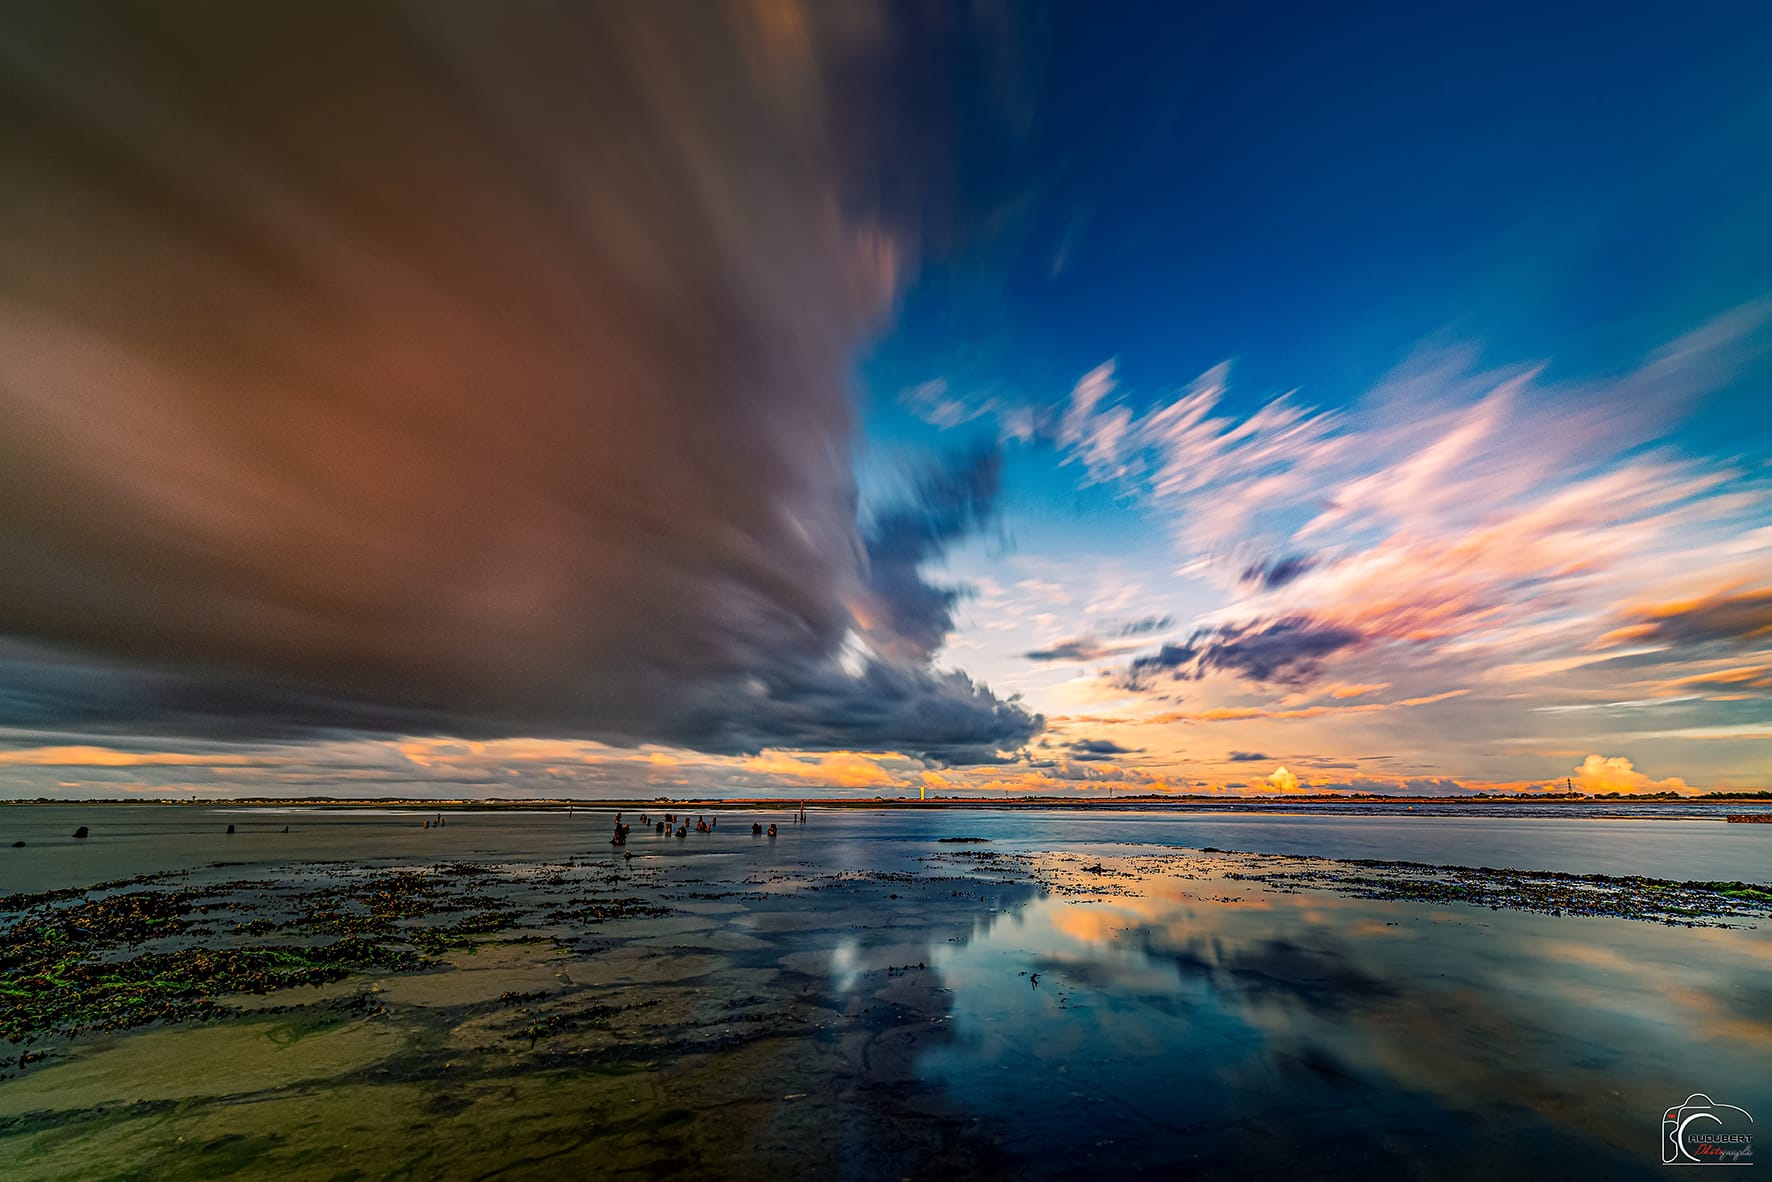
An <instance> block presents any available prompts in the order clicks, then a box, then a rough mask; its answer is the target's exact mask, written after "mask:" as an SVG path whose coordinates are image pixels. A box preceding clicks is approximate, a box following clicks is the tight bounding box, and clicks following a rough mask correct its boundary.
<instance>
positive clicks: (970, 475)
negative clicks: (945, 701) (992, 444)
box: [862, 449, 1002, 664]
mask: <svg viewBox="0 0 1772 1182" xmlns="http://www.w3.org/2000/svg"><path fill="white" fill-rule="evenodd" d="M1001 484H1002V456H1001V454H1000V453H999V452H997V451H996V450H995V449H988V450H983V451H977V452H974V453H972V454H970V455H967V456H963V457H960V458H959V459H958V460H956V461H953V462H950V463H948V464H946V465H937V466H932V467H930V468H929V469H927V470H926V471H925V472H923V473H922V474H921V475H920V478H919V479H918V480H917V482H916V484H915V486H914V488H913V489H912V493H911V496H910V497H909V498H908V499H907V500H906V501H905V502H904V503H902V504H899V505H894V506H891V507H890V508H888V509H886V510H885V511H884V512H881V513H879V514H878V515H876V516H875V518H874V520H873V521H872V522H871V523H870V525H869V526H868V529H867V532H866V548H867V562H868V567H867V569H868V573H867V591H868V603H867V606H866V608H864V610H863V612H862V626H863V630H864V632H865V633H866V635H867V637H868V639H869V641H870V643H871V644H872V645H873V646H874V648H875V649H876V650H877V651H880V652H883V653H886V654H888V655H890V656H894V657H898V658H900V659H904V660H909V661H912V662H915V663H918V664H922V663H925V662H927V661H928V660H929V659H930V658H931V657H933V656H934V655H935V653H936V650H938V649H939V648H941V646H942V643H943V642H944V641H946V639H947V636H948V633H950V632H952V631H953V629H954V605H955V604H956V603H957V602H958V601H959V599H960V597H961V595H962V594H963V592H962V591H961V590H960V589H959V588H955V587H938V586H935V585H934V584H932V583H930V582H928V581H927V580H926V579H924V577H923V573H922V572H923V566H924V565H925V564H926V563H928V562H929V561H931V560H932V559H935V558H939V557H940V556H941V555H942V554H943V553H944V552H945V551H946V550H947V548H948V547H949V546H951V545H952V544H953V543H955V542H957V541H959V540H960V539H962V538H965V537H968V536H970V535H972V534H974V533H976V532H977V531H978V530H979V529H980V528H981V527H982V526H983V525H984V524H985V523H986V522H987V521H989V520H990V518H991V515H992V514H993V513H994V512H995V511H996V502H997V493H998V490H999V488H1000V487H1001Z"/></svg>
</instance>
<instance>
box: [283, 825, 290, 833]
mask: <svg viewBox="0 0 1772 1182" xmlns="http://www.w3.org/2000/svg"><path fill="white" fill-rule="evenodd" d="M283 832H285V833H288V832H289V826H287V825H285V826H283Z"/></svg>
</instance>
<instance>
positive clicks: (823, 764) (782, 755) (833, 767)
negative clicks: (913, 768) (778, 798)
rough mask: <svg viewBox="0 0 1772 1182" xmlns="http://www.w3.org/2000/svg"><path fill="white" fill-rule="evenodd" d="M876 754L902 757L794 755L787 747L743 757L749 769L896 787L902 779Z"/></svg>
mask: <svg viewBox="0 0 1772 1182" xmlns="http://www.w3.org/2000/svg"><path fill="white" fill-rule="evenodd" d="M876 758H881V759H902V758H904V757H903V756H900V755H881V756H868V755H863V754H861V753H859V752H855V751H833V752H831V753H830V754H828V755H817V756H811V755H791V754H789V753H788V752H786V751H765V752H763V753H762V754H761V755H754V756H751V757H750V758H748V759H744V760H741V761H740V763H739V766H740V767H742V768H743V769H744V770H746V771H751V772H761V773H763V774H764V775H772V776H789V777H792V778H794V779H799V780H809V781H813V782H816V783H819V784H827V785H830V786H831V787H833V788H884V787H896V786H898V784H899V780H898V778H897V777H896V776H894V775H893V774H892V773H891V772H889V771H887V770H886V769H885V768H883V767H881V766H880V765H879V764H878V763H876V762H874V760H875V759H876Z"/></svg>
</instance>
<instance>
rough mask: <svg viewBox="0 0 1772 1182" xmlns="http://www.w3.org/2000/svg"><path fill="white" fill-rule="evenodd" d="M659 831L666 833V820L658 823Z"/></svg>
mask: <svg viewBox="0 0 1772 1182" xmlns="http://www.w3.org/2000/svg"><path fill="white" fill-rule="evenodd" d="M658 831H659V833H660V834H663V833H664V822H663V821H660V822H659V823H658Z"/></svg>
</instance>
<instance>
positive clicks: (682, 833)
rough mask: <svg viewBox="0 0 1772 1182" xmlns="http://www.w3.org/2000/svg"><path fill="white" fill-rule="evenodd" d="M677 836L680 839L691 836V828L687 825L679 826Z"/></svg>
mask: <svg viewBox="0 0 1772 1182" xmlns="http://www.w3.org/2000/svg"><path fill="white" fill-rule="evenodd" d="M677 836H678V837H688V836H689V826H688V825H687V824H684V825H679V826H677Z"/></svg>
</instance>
